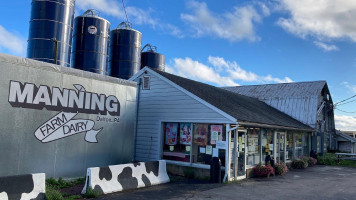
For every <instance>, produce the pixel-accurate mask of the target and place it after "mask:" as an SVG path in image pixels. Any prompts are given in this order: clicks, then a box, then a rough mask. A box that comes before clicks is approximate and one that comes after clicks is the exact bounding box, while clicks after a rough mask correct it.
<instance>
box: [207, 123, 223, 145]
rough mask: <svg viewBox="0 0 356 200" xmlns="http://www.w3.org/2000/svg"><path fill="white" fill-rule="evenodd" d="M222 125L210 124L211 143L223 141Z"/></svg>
mask: <svg viewBox="0 0 356 200" xmlns="http://www.w3.org/2000/svg"><path fill="white" fill-rule="evenodd" d="M222 130H223V126H222V125H211V126H210V132H211V134H210V144H216V141H222V139H223V137H222Z"/></svg>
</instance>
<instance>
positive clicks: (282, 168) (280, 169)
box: [274, 162, 288, 176]
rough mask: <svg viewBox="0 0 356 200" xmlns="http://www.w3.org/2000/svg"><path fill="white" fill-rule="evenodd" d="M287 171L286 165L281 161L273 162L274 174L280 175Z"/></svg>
mask: <svg viewBox="0 0 356 200" xmlns="http://www.w3.org/2000/svg"><path fill="white" fill-rule="evenodd" d="M287 172H288V167H287V165H286V164H284V163H283V162H282V163H276V164H274V173H275V174H276V175H281V176H282V175H284V174H285V173H287Z"/></svg>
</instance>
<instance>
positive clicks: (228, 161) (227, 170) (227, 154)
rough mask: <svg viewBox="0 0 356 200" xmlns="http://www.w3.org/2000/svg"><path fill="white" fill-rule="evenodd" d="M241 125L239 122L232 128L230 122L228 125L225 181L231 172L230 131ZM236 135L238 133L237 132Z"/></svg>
mask: <svg viewBox="0 0 356 200" xmlns="http://www.w3.org/2000/svg"><path fill="white" fill-rule="evenodd" d="M238 127H239V123H238V122H236V127H234V128H230V124H229V125H228V126H227V129H226V143H227V145H226V149H225V175H224V179H223V182H225V181H226V179H227V178H228V173H229V172H230V160H229V159H230V155H229V154H230V145H229V144H230V137H229V135H230V132H231V131H234V130H236V129H237V128H238ZM235 137H236V134H235Z"/></svg>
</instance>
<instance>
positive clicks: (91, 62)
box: [70, 10, 110, 75]
mask: <svg viewBox="0 0 356 200" xmlns="http://www.w3.org/2000/svg"><path fill="white" fill-rule="evenodd" d="M109 33H110V22H109V21H107V20H106V19H103V18H101V17H98V16H97V15H96V13H95V11H94V10H88V11H86V12H85V13H84V14H83V15H82V16H78V17H76V18H75V20H74V30H73V39H72V40H73V42H72V44H73V45H72V54H71V63H70V66H71V67H72V68H76V69H81V70H85V71H89V72H95V73H98V74H103V75H107V71H106V64H107V58H108V46H109Z"/></svg>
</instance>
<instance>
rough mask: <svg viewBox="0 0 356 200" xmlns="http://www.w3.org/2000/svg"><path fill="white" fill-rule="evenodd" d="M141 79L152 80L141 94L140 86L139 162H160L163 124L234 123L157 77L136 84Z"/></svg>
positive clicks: (137, 136)
mask: <svg viewBox="0 0 356 200" xmlns="http://www.w3.org/2000/svg"><path fill="white" fill-rule="evenodd" d="M142 76H149V77H150V89H149V90H142V85H141V86H140V87H141V89H140V90H139V91H140V94H139V111H138V121H137V135H136V156H135V158H136V160H137V161H147V160H158V159H161V154H162V153H161V152H162V145H163V130H162V123H163V122H203V123H204V122H205V123H234V122H232V121H231V120H229V119H227V118H226V117H224V116H223V115H221V114H219V113H217V112H216V111H214V110H212V109H211V108H209V107H208V106H206V105H204V104H202V103H200V102H199V101H197V100H196V99H194V98H192V97H190V96H188V95H187V94H185V93H184V92H182V91H180V90H178V89H177V88H175V87H173V86H172V85H170V84H168V83H167V82H166V81H164V80H162V79H160V78H159V77H156V75H154V74H150V73H148V74H143V75H141V76H139V77H138V78H136V79H135V81H137V82H138V80H139V78H142ZM151 140H152V142H151Z"/></svg>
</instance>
